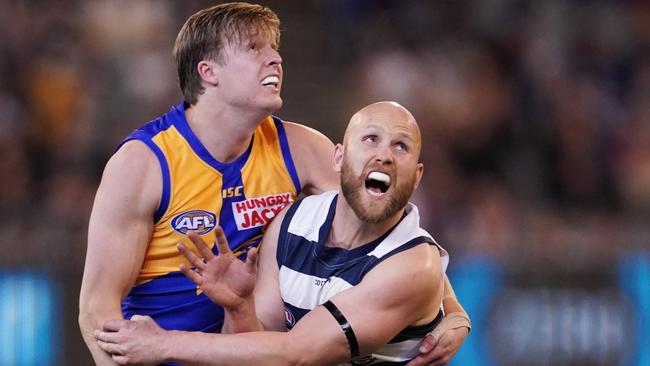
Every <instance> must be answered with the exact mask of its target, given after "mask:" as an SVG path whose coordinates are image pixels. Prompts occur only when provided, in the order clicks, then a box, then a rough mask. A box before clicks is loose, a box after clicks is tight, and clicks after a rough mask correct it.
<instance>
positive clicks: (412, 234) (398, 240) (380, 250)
mask: <svg viewBox="0 0 650 366" xmlns="http://www.w3.org/2000/svg"><path fill="white" fill-rule="evenodd" d="M406 213H407V214H406V217H404V219H403V220H402V221H401V222H400V223H399V224H398V225H397V226H396V227H395V229H393V231H392V232H391V233H390V234H388V236H387V237H386V239H384V241H382V242H381V244H379V245H378V246H377V248H375V250H373V251H372V252H370V253H368V255H374V256H375V257H377V258H381V257H383V256H384V255H386V254H388V253H389V252H390V251H392V250H393V249H395V248H397V247H399V246H400V245H402V244H404V243H406V242H408V241H410V240H411V239H414V238H417V237H420V236H424V237H428V238H430V239H431V240H433V242H434V243H435V245H436V246H437V247H438V249H439V250H440V262H441V271H442V273H445V271H447V265H448V264H449V254H448V253H447V251H446V250H445V249H444V248H442V247H441V246H440V245H438V243H437V242H436V240H435V239H433V237H432V236H431V235H430V234H429V233H428V232H427V231H426V230H424V229H422V228H421V227H420V213H419V212H418V208H417V206H415V205H414V204H412V203H410V202H409V203H408V204H407V206H406Z"/></svg>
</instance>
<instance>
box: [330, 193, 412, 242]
mask: <svg viewBox="0 0 650 366" xmlns="http://www.w3.org/2000/svg"><path fill="white" fill-rule="evenodd" d="M403 214H404V209H401V210H399V211H398V212H397V213H395V215H393V216H391V217H390V218H388V219H387V220H384V221H382V222H379V223H368V222H365V221H363V220H361V219H359V217H358V216H357V214H356V213H355V212H354V210H352V207H350V204H349V203H348V202H347V200H346V199H345V197H344V196H343V193H340V192H339V196H338V200H337V202H336V213H335V214H334V220H333V222H332V228H331V230H330V232H329V234H328V237H327V243H326V245H327V246H331V247H340V248H346V249H354V248H357V247H360V246H362V245H364V244H367V243H369V242H371V241H373V240H376V239H377V238H379V237H380V236H382V235H384V234H385V233H386V232H387V231H388V230H390V228H392V227H393V226H395V225H396V224H397V223H398V222H399V220H400V219H401V217H402V215H403Z"/></svg>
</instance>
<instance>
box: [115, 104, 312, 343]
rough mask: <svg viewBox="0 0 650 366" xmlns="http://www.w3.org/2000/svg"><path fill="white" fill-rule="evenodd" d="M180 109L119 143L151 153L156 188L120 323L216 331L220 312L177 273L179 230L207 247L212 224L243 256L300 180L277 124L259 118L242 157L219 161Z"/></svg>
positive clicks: (180, 260) (293, 194) (291, 196)
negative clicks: (150, 321) (137, 320)
mask: <svg viewBox="0 0 650 366" xmlns="http://www.w3.org/2000/svg"><path fill="white" fill-rule="evenodd" d="M185 108H186V105H185V104H184V103H181V104H179V105H176V106H174V107H172V108H171V110H170V111H169V112H168V113H167V114H165V115H163V116H161V117H160V118H158V119H156V120H153V121H151V122H149V123H147V124H145V125H144V126H142V127H140V128H139V129H137V130H136V131H134V132H133V133H132V134H131V135H129V136H128V137H127V138H126V139H125V140H124V142H126V141H129V140H133V139H137V140H140V141H142V142H144V143H145V144H146V145H147V146H148V147H149V148H150V149H151V150H152V151H153V152H154V154H155V155H156V157H157V158H158V161H159V162H160V167H161V169H162V179H163V190H162V197H161V202H160V206H159V207H158V209H157V210H156V212H155V214H154V217H153V218H152V220H153V221H154V227H153V234H152V238H151V242H150V243H149V246H148V248H147V252H146V255H145V259H144V263H143V265H142V269H141V270H140V274H139V276H138V279H137V282H136V285H135V286H134V287H133V288H132V289H131V291H130V292H129V294H128V295H127V296H126V298H125V299H124V301H123V303H122V312H123V315H124V317H125V318H127V319H129V318H131V317H132V316H133V315H136V314H140V315H149V316H151V317H152V318H154V319H155V320H156V322H157V323H158V324H159V325H160V326H161V327H163V328H165V329H179V330H188V331H204V332H218V331H220V329H221V326H222V323H223V310H222V309H221V308H220V307H218V306H216V305H214V304H213V303H212V302H211V301H210V300H209V299H208V298H207V297H206V296H205V294H203V293H202V292H201V291H200V290H198V289H197V287H196V286H195V285H194V284H193V283H192V282H191V281H190V280H189V279H187V278H186V277H185V276H184V275H183V273H182V272H180V271H179V269H178V266H179V264H181V263H185V264H187V265H188V266H189V263H188V261H187V260H185V258H184V257H183V256H182V255H181V254H180V253H179V252H178V250H177V249H176V243H178V242H184V243H187V244H188V248H192V249H193V248H194V246H193V245H192V244H191V243H190V242H189V239H188V238H187V236H186V233H187V232H188V231H189V230H194V231H197V232H198V233H200V234H201V235H202V237H203V239H204V240H205V242H206V243H210V244H211V245H213V243H214V241H215V235H214V230H213V229H214V228H215V226H216V225H217V224H218V225H220V226H221V227H222V228H223V230H224V232H225V234H226V237H227V238H228V243H229V245H230V247H231V249H232V250H233V252H235V254H236V255H239V256H240V257H243V256H245V253H246V252H247V251H248V250H249V249H250V248H251V247H253V246H257V245H258V244H259V242H260V239H261V236H262V231H263V229H264V227H265V225H266V224H267V223H268V222H269V221H270V220H271V219H272V218H273V217H274V216H275V215H276V214H277V213H278V212H279V211H280V210H281V209H282V208H283V207H284V206H286V205H287V204H289V203H290V202H292V201H293V200H294V199H295V197H296V196H297V194H299V193H300V182H299V181H298V176H297V174H296V171H295V167H294V164H293V161H292V159H291V154H290V151H289V146H288V143H287V138H286V135H285V132H284V127H283V122H282V121H280V120H279V119H277V118H275V117H268V118H266V119H265V120H264V122H263V123H262V124H261V125H260V126H259V127H258V128H257V129H256V130H255V133H254V135H253V138H252V140H251V142H250V145H249V147H248V149H247V150H246V152H245V153H244V154H243V155H241V156H240V157H238V158H237V159H236V160H234V161H233V162H231V163H227V164H225V163H221V162H219V161H217V160H215V159H214V158H213V157H212V156H211V155H210V154H209V152H208V151H207V150H206V148H205V147H204V146H203V145H202V144H201V142H200V141H199V140H198V138H197V137H196V136H195V135H194V133H193V132H192V130H191V129H190V127H189V125H188V123H187V120H186V118H185ZM214 128H219V124H218V121H215V127H214ZM124 142H123V143H124ZM133 174H138V172H133ZM212 250H213V251H214V252H215V253H216V252H217V249H216V247H213V248H212Z"/></svg>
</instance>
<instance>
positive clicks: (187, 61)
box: [173, 2, 280, 105]
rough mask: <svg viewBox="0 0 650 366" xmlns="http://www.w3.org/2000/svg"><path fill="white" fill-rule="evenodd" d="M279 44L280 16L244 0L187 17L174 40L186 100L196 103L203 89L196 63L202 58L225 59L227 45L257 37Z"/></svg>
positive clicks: (177, 64) (180, 81) (175, 55)
mask: <svg viewBox="0 0 650 366" xmlns="http://www.w3.org/2000/svg"><path fill="white" fill-rule="evenodd" d="M258 35H262V36H266V37H269V38H268V39H272V40H273V42H274V45H275V46H276V47H278V46H279V43H280V19H279V18H278V15H277V14H276V13H275V12H273V10H271V9H269V8H268V7H265V6H262V5H257V4H249V3H243V2H233V3H225V4H220V5H215V6H212V7H209V8H206V9H202V10H199V11H198V12H196V13H195V14H193V15H192V16H191V17H189V18H188V19H187V21H186V22H185V24H184V25H183V27H182V28H181V30H180V31H179V32H178V36H177V37H176V42H175V43H174V51H173V56H174V61H175V62H176V70H177V72H178V81H179V83H180V87H181V92H182V93H183V97H184V98H185V101H186V102H187V103H189V104H190V105H192V104H196V102H197V100H198V96H199V94H202V93H203V92H204V88H203V85H201V77H200V76H199V74H198V71H197V65H198V63H199V62H201V61H202V60H206V59H212V60H215V61H217V62H220V61H223V60H222V57H221V56H222V54H221V51H222V49H223V46H224V44H227V43H231V42H244V41H246V40H248V39H250V38H252V37H254V36H258Z"/></svg>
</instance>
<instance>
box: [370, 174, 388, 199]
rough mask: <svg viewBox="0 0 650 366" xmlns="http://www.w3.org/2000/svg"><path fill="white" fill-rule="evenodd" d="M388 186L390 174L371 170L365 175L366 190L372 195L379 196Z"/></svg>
mask: <svg viewBox="0 0 650 366" xmlns="http://www.w3.org/2000/svg"><path fill="white" fill-rule="evenodd" d="M388 188H390V175H388V174H386V173H382V172H377V171H372V172H370V174H368V176H367V177H366V190H367V191H368V192H369V193H370V194H371V195H373V196H381V195H383V194H384V193H386V191H388Z"/></svg>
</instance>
